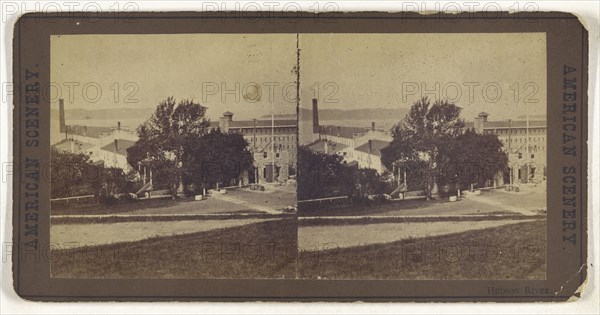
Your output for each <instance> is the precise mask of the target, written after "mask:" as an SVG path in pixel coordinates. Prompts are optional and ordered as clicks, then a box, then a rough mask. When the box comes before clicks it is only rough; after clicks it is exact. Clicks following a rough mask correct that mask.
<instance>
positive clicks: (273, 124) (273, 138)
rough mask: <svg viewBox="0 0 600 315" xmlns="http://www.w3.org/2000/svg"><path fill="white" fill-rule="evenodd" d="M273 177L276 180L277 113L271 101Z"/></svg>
mask: <svg viewBox="0 0 600 315" xmlns="http://www.w3.org/2000/svg"><path fill="white" fill-rule="evenodd" d="M271 178H272V179H273V181H275V113H274V108H273V103H271Z"/></svg>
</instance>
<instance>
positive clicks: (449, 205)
mask: <svg viewBox="0 0 600 315" xmlns="http://www.w3.org/2000/svg"><path fill="white" fill-rule="evenodd" d="M322 6H325V7H326V6H327V5H326V4H322ZM215 10H216V11H215V12H196V11H194V12H192V11H186V10H183V11H181V12H158V11H152V12H150V11H148V12H135V13H134V12H132V14H120V13H118V12H114V14H113V12H112V11H111V12H110V13H108V12H107V13H99V14H92V13H86V12H79V13H76V12H72V13H74V14H71V13H69V14H62V13H28V14H24V15H23V16H21V17H19V18H17V19H16V20H15V28H14V36H13V41H12V43H13V47H14V49H13V55H12V60H13V73H12V75H13V77H14V80H13V81H14V82H18V84H15V85H14V87H8V88H9V89H11V88H12V89H13V90H14V92H10V93H12V94H11V97H13V106H12V107H10V106H8V107H7V109H8V110H9V111H10V112H11V113H12V115H13V117H12V125H13V126H12V128H13V129H12V136H13V138H12V147H9V150H10V151H11V152H12V155H11V156H10V157H11V158H12V161H13V164H12V165H9V166H10V167H11V168H12V169H5V170H6V171H7V172H8V173H7V174H8V175H9V176H12V178H9V179H8V181H10V182H11V183H12V186H11V187H9V188H10V190H9V193H10V194H9V195H7V196H12V199H10V198H8V199H7V202H12V216H8V217H7V218H8V220H9V221H10V222H11V223H12V230H6V231H5V233H4V234H7V235H9V236H10V235H12V242H5V243H6V244H5V245H4V250H3V253H4V255H3V256H4V258H5V259H4V260H6V262H8V263H9V264H7V265H6V266H7V269H6V271H7V272H8V273H12V278H13V279H12V280H13V283H12V286H11V284H10V283H9V282H6V283H5V284H6V287H7V288H8V289H9V290H10V294H13V295H14V296H16V298H17V299H21V300H23V301H25V300H32V301H51V302H60V301H63V302H68V301H85V302H96V301H135V302H147V301H149V302H158V301H165V302H171V301H172V302H176V301H177V302H190V301H204V302H219V303H220V302H226V301H232V302H246V301H260V302H269V301H277V302H303V303H307V302H319V303H321V302H361V303H362V302H411V303H412V302H444V303H446V302H511V303H512V302H542V301H545V302H566V301H569V302H571V301H576V300H586V295H588V296H590V295H591V294H593V292H592V291H589V290H587V289H586V288H587V286H589V283H590V282H589V281H590V280H593V279H592V278H590V275H591V274H590V273H589V272H590V270H591V269H589V268H591V265H590V263H592V262H593V255H592V256H588V253H591V252H592V251H590V248H591V246H593V245H594V243H593V241H591V240H594V239H595V238H594V237H593V236H594V234H593V233H595V231H593V230H592V229H589V228H588V227H589V226H592V225H593V222H590V221H589V220H590V219H592V220H593V219H594V213H595V212H593V211H591V212H588V205H593V203H591V201H592V200H591V199H590V198H592V197H594V196H592V195H589V196H588V194H587V192H588V187H591V188H593V185H591V186H588V185H589V184H590V183H591V181H590V177H589V174H590V171H591V170H592V169H590V168H589V166H590V165H591V164H589V163H590V162H589V161H592V160H593V159H591V160H588V154H589V153H591V151H590V152H588V148H589V145H588V139H589V140H590V141H591V140H593V137H591V134H589V132H591V129H588V123H589V122H591V120H589V119H590V118H591V116H589V114H588V94H589V93H591V92H590V91H592V90H591V89H589V88H588V87H589V86H592V85H590V84H589V83H588V76H589V73H592V72H591V69H592V68H589V69H590V70H588V65H590V66H593V65H594V64H593V63H589V61H588V53H590V54H591V55H592V56H593V55H594V54H593V50H592V51H590V50H589V47H588V45H589V43H588V38H591V37H590V36H591V35H593V34H588V31H587V29H586V27H587V26H586V24H585V23H583V22H582V20H581V16H580V15H577V14H570V13H561V12H536V13H533V12H530V13H531V14H526V13H524V12H520V13H516V12H512V11H510V12H497V13H498V15H497V16H490V14H489V12H483V11H481V12H462V13H456V14H454V13H452V14H446V13H442V12H439V13H431V14H429V12H428V13H427V14H425V13H423V12H412V13H410V12H396V13H389V12H355V11H352V12H345V11H344V12H337V13H335V14H328V13H326V12H320V11H319V13H310V12H304V11H295V12H286V13H284V12H279V13H277V12H270V11H269V12H266V11H265V12H259V11H254V10H253V11H251V12H250V11H249V12H244V13H243V14H242V13H240V12H233V11H232V12H229V11H227V12H225V11H220V10H219V9H218V8H215ZM588 71H590V72H589V73H588ZM589 95H591V94H589ZM549 126H552V128H548V127H549ZM9 144H10V143H9ZM0 147H4V146H0ZM5 166H6V165H5ZM592 173H593V172H592ZM591 188H590V190H592V191H593V189H591ZM589 213H590V214H592V216H589V215H588V214H589ZM11 233H12V234H11ZM588 233H589V234H588ZM7 240H8V239H7ZM588 300H589V298H588ZM184 304H185V303H184ZM350 304H352V303H350ZM359 304H360V303H359ZM363 304H364V303H363ZM413 304H414V303H413ZM417 304H418V303H417ZM567 304H572V303H567ZM215 305H216V304H215ZM219 305H220V304H219ZM323 305H325V304H323Z"/></svg>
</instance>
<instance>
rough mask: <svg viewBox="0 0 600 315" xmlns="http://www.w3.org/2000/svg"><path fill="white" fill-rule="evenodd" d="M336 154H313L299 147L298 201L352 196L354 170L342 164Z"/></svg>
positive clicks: (340, 158)
mask: <svg viewBox="0 0 600 315" xmlns="http://www.w3.org/2000/svg"><path fill="white" fill-rule="evenodd" d="M342 159H343V158H342V157H341V156H339V155H335V154H324V153H319V152H313V151H311V150H310V149H308V148H306V147H303V146H299V147H298V199H299V200H308V199H317V198H325V197H338V196H349V197H350V196H352V195H353V193H354V189H355V182H354V176H353V172H354V170H355V169H354V168H352V167H349V166H347V165H345V164H343V163H342Z"/></svg>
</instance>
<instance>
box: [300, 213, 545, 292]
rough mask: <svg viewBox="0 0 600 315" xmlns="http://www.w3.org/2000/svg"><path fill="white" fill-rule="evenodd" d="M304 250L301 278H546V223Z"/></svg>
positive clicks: (541, 220) (301, 256) (540, 221)
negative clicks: (372, 243)
mask: <svg viewBox="0 0 600 315" xmlns="http://www.w3.org/2000/svg"><path fill="white" fill-rule="evenodd" d="M325 248H327V250H321V251H304V252H301V253H300V255H299V260H298V268H299V270H298V272H299V276H300V278H309V279H410V280H434V279H438V280H466V279H497V280H507V279H536V280H541V279H545V278H546V220H543V219H540V220H537V221H534V222H526V223H525V222H524V223H518V224H511V225H506V226H500V227H494V228H489V229H485V230H479V231H470V232H463V233H456V234H450V235H444V236H437V237H428V238H421V239H410V240H404V241H398V242H393V243H387V244H375V245H367V246H357V247H349V248H336V247H334V246H333V245H332V246H329V247H325Z"/></svg>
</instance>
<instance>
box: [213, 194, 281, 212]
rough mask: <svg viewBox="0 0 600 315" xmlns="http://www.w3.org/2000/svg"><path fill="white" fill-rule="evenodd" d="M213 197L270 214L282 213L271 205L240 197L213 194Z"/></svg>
mask: <svg viewBox="0 0 600 315" xmlns="http://www.w3.org/2000/svg"><path fill="white" fill-rule="evenodd" d="M212 198H214V199H217V200H223V201H227V202H230V203H233V204H236V205H243V206H245V207H247V208H248V209H252V210H257V211H262V212H266V213H269V214H281V211H277V210H275V209H273V208H271V207H268V206H263V205H257V204H254V203H250V202H248V201H246V200H241V199H238V198H236V197H233V196H228V195H220V194H213V195H212Z"/></svg>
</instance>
